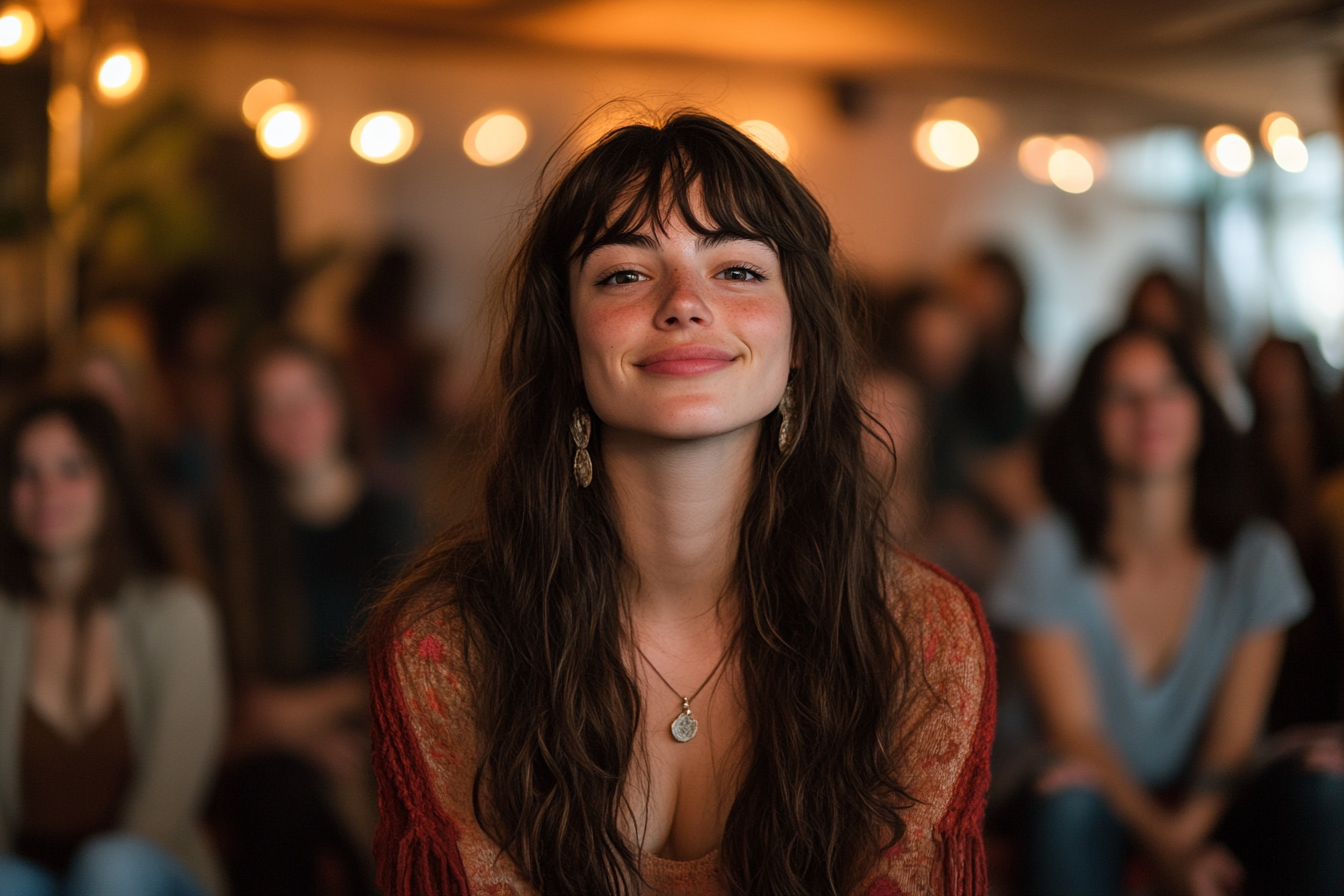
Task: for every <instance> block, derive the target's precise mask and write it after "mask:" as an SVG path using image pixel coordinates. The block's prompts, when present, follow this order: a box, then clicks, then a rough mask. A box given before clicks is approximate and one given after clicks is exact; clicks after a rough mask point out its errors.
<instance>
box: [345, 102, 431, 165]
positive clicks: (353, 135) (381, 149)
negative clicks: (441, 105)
mask: <svg viewBox="0 0 1344 896" xmlns="http://www.w3.org/2000/svg"><path fill="white" fill-rule="evenodd" d="M350 146H351V147H353V148H354V150H355V153H356V154H357V155H358V156H359V157H360V158H362V159H368V160H369V161H370V162H376V163H378V164H379V165H386V164H388V163H390V162H395V161H396V160H397V159H400V158H402V157H403V156H405V155H406V154H407V153H408V152H410V151H411V150H412V149H413V148H414V147H415V124H414V123H413V122H412V121H411V120H410V119H409V118H407V117H406V116H405V115H402V114H401V113H400V112H372V113H370V114H368V115H365V116H364V117H363V118H361V119H360V120H359V123H358V124H356V125H355V129H354V130H353V131H351V132H350Z"/></svg>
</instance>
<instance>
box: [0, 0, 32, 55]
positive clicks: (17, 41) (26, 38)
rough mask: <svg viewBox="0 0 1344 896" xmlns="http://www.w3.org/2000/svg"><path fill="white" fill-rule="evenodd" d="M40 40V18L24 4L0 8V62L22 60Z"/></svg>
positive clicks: (30, 53)
mask: <svg viewBox="0 0 1344 896" xmlns="http://www.w3.org/2000/svg"><path fill="white" fill-rule="evenodd" d="M41 41H42V20H41V19H39V18H38V17H37V16H35V15H33V12H32V10H30V9H28V8H27V7H26V6H6V7H5V8H4V9H0V62H22V61H23V60H25V59H27V58H28V57H29V56H30V55H32V52H33V50H35V49H37V45H38V44H39V43H41Z"/></svg>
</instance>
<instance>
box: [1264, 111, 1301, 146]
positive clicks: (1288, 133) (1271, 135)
mask: <svg viewBox="0 0 1344 896" xmlns="http://www.w3.org/2000/svg"><path fill="white" fill-rule="evenodd" d="M1280 137H1297V138H1298V139H1301V137H1302V132H1301V131H1299V130H1298V128H1297V122H1296V121H1294V120H1293V116H1291V115H1289V114H1288V113H1287V112H1271V113H1269V114H1268V115H1266V116H1265V117H1264V119H1263V120H1261V122H1260V142H1261V143H1262V144H1263V145H1264V147H1265V149H1266V150H1268V151H1269V152H1273V151H1274V144H1275V143H1277V142H1278V140H1279V138H1280Z"/></svg>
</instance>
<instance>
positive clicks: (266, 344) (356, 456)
mask: <svg viewBox="0 0 1344 896" xmlns="http://www.w3.org/2000/svg"><path fill="white" fill-rule="evenodd" d="M353 418H354V407H353V401H352V399H351V393H350V390H349V389H348V388H346V386H345V380H344V377H343V376H342V373H341V371H340V369H339V367H338V365H337V363H336V361H335V360H334V359H333V358H331V357H330V356H328V355H327V354H326V353H325V352H323V351H321V350H320V349H318V348H317V347H316V346H314V345H313V344H312V343H310V342H307V341H306V340H303V339H301V338H299V337H297V336H293V335H289V334H284V333H277V334H271V335H269V336H266V337H264V338H262V339H261V340H260V341H259V342H258V343H257V344H256V345H255V346H254V347H253V349H252V351H251V353H250V355H249V357H248V358H247V360H246V363H245V364H244V371H243V378H242V382H241V384H240V389H239V402H238V420H237V424H236V433H235V446H234V470H233V473H232V475H230V476H228V477H226V488H225V490H224V493H223V494H222V495H221V499H220V513H219V515H218V525H217V526H216V528H215V530H214V531H215V533H216V534H215V538H214V539H213V541H214V544H215V551H214V553H215V555H216V564H217V569H218V571H219V580H220V591H221V593H222V595H223V596H224V599H225V609H226V616H225V618H226V622H227V624H228V631H229V634H230V643H231V646H232V648H233V660H234V673H235V678H236V681H237V687H238V701H237V714H236V724H235V726H234V731H233V737H232V739H231V750H230V754H231V755H230V758H231V759H237V760H240V762H238V763H231V764H230V766H229V768H228V769H227V770H226V772H225V775H224V779H223V781H222V782H221V787H220V794H219V795H220V799H219V801H218V802H217V804H216V808H217V809H218V810H219V812H218V813H216V814H218V815H220V817H221V821H222V822H223V824H224V826H225V827H226V828H228V830H229V831H230V836H229V837H228V838H227V842H228V845H229V848H228V849H226V850H225V859H226V861H227V862H228V866H229V869H230V874H231V877H232V878H233V879H234V880H235V882H237V881H239V880H240V879H241V880H243V881H250V882H251V883H249V884H248V887H250V888H255V889H259V890H266V891H267V892H272V891H275V892H297V891H296V890H295V887H298V886H299V884H297V883H295V881H297V880H299V879H304V880H307V881H312V880H313V879H315V878H316V876H317V875H318V874H319V873H320V868H321V867H322V866H323V865H324V864H326V865H333V866H336V867H340V868H341V869H342V871H341V873H342V875H343V876H344V879H345V880H347V884H346V886H347V887H349V888H350V890H349V891H351V892H363V891H364V890H363V887H364V884H362V883H359V881H360V879H361V878H362V877H368V876H369V872H368V870H367V869H364V868H362V865H367V864H368V860H367V859H364V860H363V861H361V860H360V853H361V850H359V849H358V848H357V847H356V846H355V844H357V843H365V844H367V843H368V842H370V841H371V839H372V835H373V821H374V817H375V814H374V794H373V777H372V771H371V769H370V768H369V760H368V686H367V683H366V679H365V674H364V670H363V668H362V663H361V662H360V660H359V659H358V658H357V657H355V656H354V655H353V654H352V653H351V651H350V650H349V647H350V642H351V640H352V639H353V637H354V636H355V635H356V634H357V633H358V630H359V621H360V618H361V614H362V613H363V612H364V610H365V609H366V608H367V604H366V601H367V598H368V596H369V594H370V593H372V591H373V590H374V589H375V588H376V587H377V586H378V585H379V584H386V583H387V582H388V581H389V580H390V579H391V578H392V576H393V575H394V574H395V570H396V564H397V562H398V561H399V558H400V557H401V555H403V554H405V553H406V552H408V551H409V550H410V548H411V547H412V544H411V530H412V528H413V527H412V522H411V514H410V512H409V510H407V509H405V507H404V505H403V504H402V503H401V502H399V501H397V500H395V499H394V498H392V497H390V496H388V495H385V494H383V493H381V492H379V491H377V490H376V489H374V488H373V487H371V485H370V483H369V481H368V478H367V476H366V475H365V472H364V469H363V466H362V464H361V463H360V451H359V450H358V445H357V440H356V436H355V431H356V427H355V421H354V419H353ZM244 759H246V761H242V760H244ZM299 782H309V783H311V785H312V786H311V787H300V786H299ZM328 791H334V802H333V800H331V799H329V798H328V796H327V793H328ZM338 806H339V807H343V808H344V811H343V812H342V817H341V818H339V819H338V817H337V816H336V815H335V807H338ZM315 818H316V819H320V823H319V822H315V821H313V819H315ZM285 819H288V821H285ZM342 822H343V823H344V828H345V829H347V830H348V836H347V835H345V834H343V833H342V830H343V828H342ZM264 824H270V825H275V826H276V828H277V829H288V832H287V833H286V834H285V835H284V837H275V836H270V835H269V834H265V833H263V831H264V830H265V829H264V827H263V825H264ZM318 829H321V830H323V831H325V832H326V833H324V834H322V835H320V836H317V835H315V834H314V832H315V831H316V830H318ZM293 838H298V840H299V841H301V842H302V843H303V844H304V845H303V846H301V847H300V846H296V845H295V841H294V840H293ZM239 886H240V887H241V885H239ZM304 886H308V885H307V884H305V885H304ZM250 891H251V890H250V889H249V892H250ZM305 891H306V890H305Z"/></svg>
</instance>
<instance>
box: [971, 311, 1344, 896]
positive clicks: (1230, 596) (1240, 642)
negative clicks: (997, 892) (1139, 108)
mask: <svg viewBox="0 0 1344 896" xmlns="http://www.w3.org/2000/svg"><path fill="white" fill-rule="evenodd" d="M1239 455H1240V445H1239V440H1238V438H1237V436H1236V434H1235V433H1234V431H1233V430H1232V427H1231V424H1230V423H1228V421H1227V419H1226V417H1225V416H1224V414H1223V412H1222V410H1221V408H1220V406H1219V404H1218V402H1217V401H1216V399H1215V398H1214V397H1213V395H1212V394H1211V393H1210V392H1209V390H1208V388H1207V387H1206V386H1205V385H1204V383H1203V380H1202V378H1201V376H1200V374H1199V370H1198V367H1197V362H1196V361H1195V360H1194V359H1193V358H1192V357H1191V355H1190V354H1189V353H1188V350H1187V349H1186V348H1185V347H1184V346H1183V344H1181V343H1178V342H1175V341H1173V340H1171V339H1169V338H1168V337H1165V336H1162V335H1159V334H1157V333H1156V332H1154V331H1144V330H1127V331H1122V332H1120V333H1119V334H1117V335H1115V336H1112V337H1110V338H1109V339H1107V340H1105V341H1103V342H1102V343H1101V344H1100V345H1098V346H1097V347H1096V348H1095V349H1093V351H1092V352H1091V354H1090V355H1089V356H1088V358H1087V360H1086V361H1085V363H1084V365H1083V369H1082V372H1081V374H1080V376H1079V380H1078V383H1077V386H1076V387H1075V389H1074V392H1073V394H1072V396H1071V397H1070V399H1069V401H1068V403H1067V404H1066V406H1065V407H1064V409H1063V411H1062V412H1061V414H1060V416H1059V417H1058V419H1057V420H1056V421H1055V422H1054V424H1053V425H1052V426H1051V428H1050V430H1049V431H1048V432H1047V434H1046V436H1045V441H1044V445H1043V448H1042V469H1043V471H1044V484H1045V487H1046V490H1047V492H1048V493H1049V495H1050V497H1051V499H1052V501H1053V502H1054V504H1055V507H1056V508H1057V513H1055V514H1052V515H1049V516H1047V517H1045V518H1043V519H1042V520H1041V521H1039V522H1037V523H1036V524H1034V525H1033V526H1032V527H1031V528H1029V529H1028V530H1027V531H1025V532H1024V533H1023V535H1022V537H1021V538H1020V539H1019V541H1018V543H1017V545H1016V546H1015V548H1014V549H1013V551H1012V553H1011V555H1010V557H1009V559H1008V562H1007V565H1006V568H1005V571H1004V573H1003V574H1002V576H1001V578H1000V580H999V582H998V583H997V585H996V587H995V588H994V589H993V591H992V593H991V600H990V607H991V616H992V617H993V618H995V619H996V620H997V621H998V622H999V623H1000V624H1001V625H1002V626H1003V627H1004V628H1006V629H1009V630H1012V631H1014V632H1015V633H1016V639H1017V641H1018V644H1017V646H1018V648H1019V650H1020V655H1021V658H1022V662H1023V665H1024V667H1025V672H1026V677H1027V680H1028V683H1029V685H1030V689H1031V691H1032V692H1033V695H1034V698H1035V703H1036V705H1037V708H1038V710H1039V713H1040V717H1041V721H1042V723H1043V725H1044V728H1045V734H1046V735H1047V738H1048V741H1049V746H1050V747H1051V748H1052V749H1053V751H1054V755H1055V762H1054V764H1052V765H1049V766H1047V767H1046V768H1045V769H1043V771H1042V773H1041V774H1040V775H1039V777H1037V778H1036V779H1035V780H1034V782H1033V784H1032V787H1031V790H1032V792H1031V795H1030V799H1029V803H1030V810H1029V812H1028V815H1027V817H1026V823H1025V824H1024V825H1023V833H1024V839H1025V843H1024V856H1023V858H1024V872H1025V873H1024V886H1025V892H1028V893H1031V894H1033V896H1051V894H1060V893H1080V894H1088V896H1105V894H1111V893H1117V892H1119V887H1120V883H1121V879H1122V874H1123V870H1124V867H1125V864H1126V858H1127V854H1128V852H1129V847H1130V845H1131V844H1133V845H1137V846H1138V847H1140V848H1141V849H1142V850H1143V851H1144V852H1146V853H1147V855H1148V856H1149V857H1150V858H1151V859H1152V860H1153V863H1154V865H1155V867H1156V870H1157V872H1158V873H1159V875H1160V880H1161V883H1162V885H1163V887H1164V888H1165V889H1166V890H1167V891H1170V892H1175V893H1195V894H1200V896H1205V894H1224V893H1234V892H1244V893H1246V894H1255V893H1294V894H1318V893H1320V894H1323V893H1335V894H1337V893H1340V892H1344V849H1340V844H1341V843H1344V777H1340V776H1337V775H1329V774H1325V773H1321V772H1318V771H1311V770H1308V769H1307V768H1305V767H1303V765H1302V764H1301V762H1300V758H1298V757H1290V758H1287V759H1284V760H1282V761H1280V762H1278V763H1275V764H1272V765H1270V766H1268V767H1266V768H1262V769H1260V770H1259V772H1258V773H1256V774H1251V770H1252V765H1251V760H1252V752H1253V750H1254V748H1255V747H1256V745H1257V742H1258V740H1259V737H1260V733H1261V729H1262V725H1263V722H1264V717H1265V711H1266V707H1267V704H1268V701H1269V698H1270V694H1271V692H1272V691H1273V688H1274V679H1275V675H1276V672H1277V670H1278V667H1279V661H1280V657H1281V654H1282V648H1283V642H1284V630H1285V629H1286V628H1287V627H1288V626H1289V625H1291V624H1292V623H1293V622H1295V621H1296V620H1298V619H1300V618H1301V617H1302V616H1303V615H1304V614H1305V613H1306V612H1307V609H1308V605H1309V600H1310V598H1309V594H1308V591H1307V586H1306V583H1305V582H1304V581H1303V577H1302V573H1301V571H1300V570H1299V568H1298V563H1297V559H1296V557H1295V556H1294V554H1293V550H1292V546H1291V544H1290V543H1289V541H1288V539H1287V537H1286V536H1285V535H1284V533H1283V531H1282V530H1281V529H1279V528H1278V527H1277V526H1276V525H1274V524H1272V523H1269V522H1267V521H1264V520H1259V519H1252V518H1250V516H1249V511H1248V507H1249V502H1248V500H1246V498H1245V493H1246V490H1247V487H1248V483H1247V482H1246V479H1245V474H1244V469H1243V467H1242V465H1241V464H1240V462H1239Z"/></svg>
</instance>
